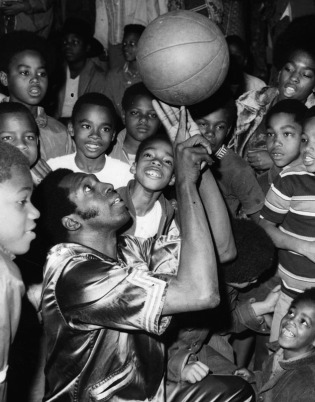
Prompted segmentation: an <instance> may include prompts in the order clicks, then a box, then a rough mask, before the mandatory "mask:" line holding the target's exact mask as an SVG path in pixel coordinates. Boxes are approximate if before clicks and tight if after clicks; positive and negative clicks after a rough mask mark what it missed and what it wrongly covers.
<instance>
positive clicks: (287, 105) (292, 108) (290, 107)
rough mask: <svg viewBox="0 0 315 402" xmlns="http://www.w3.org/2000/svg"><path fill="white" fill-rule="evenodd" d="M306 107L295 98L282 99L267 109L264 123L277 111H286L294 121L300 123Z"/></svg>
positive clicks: (267, 122)
mask: <svg viewBox="0 0 315 402" xmlns="http://www.w3.org/2000/svg"><path fill="white" fill-rule="evenodd" d="M307 111H308V109H307V107H306V106H305V105H304V103H302V102H300V101H298V100H297V99H284V100H281V101H280V102H277V103H276V104H275V105H274V106H272V108H271V109H269V110H268V113H267V114H266V125H268V124H269V121H270V119H271V117H272V116H274V115H275V114H279V113H286V114H290V115H292V116H293V118H294V121H295V122H297V123H299V124H302V123H303V120H304V118H305V115H306V113H307Z"/></svg>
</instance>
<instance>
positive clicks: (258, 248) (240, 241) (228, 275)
mask: <svg viewBox="0 0 315 402" xmlns="http://www.w3.org/2000/svg"><path fill="white" fill-rule="evenodd" d="M231 224H232V230H233V234H234V240H235V246H236V250H237V257H236V258H235V259H234V260H233V261H231V262H228V263H225V264H222V265H221V266H220V269H219V272H220V273H221V274H222V276H223V279H224V281H225V282H226V283H244V282H250V281H252V280H255V279H257V278H259V277H261V276H262V274H264V273H265V272H266V271H268V270H270V269H272V268H275V261H276V248H275V246H274V244H273V242H272V240H271V239H270V237H269V236H268V235H267V233H266V232H265V230H264V229H263V228H262V227H261V226H259V225H258V224H257V223H255V222H253V221H251V220H249V219H232V220H231Z"/></svg>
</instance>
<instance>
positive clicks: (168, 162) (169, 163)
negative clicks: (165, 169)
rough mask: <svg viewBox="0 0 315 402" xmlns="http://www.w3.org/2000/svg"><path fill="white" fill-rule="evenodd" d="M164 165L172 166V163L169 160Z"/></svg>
mask: <svg viewBox="0 0 315 402" xmlns="http://www.w3.org/2000/svg"><path fill="white" fill-rule="evenodd" d="M165 163H166V164H167V165H170V166H173V161H171V160H166V161H165Z"/></svg>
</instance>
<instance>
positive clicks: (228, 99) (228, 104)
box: [188, 84, 236, 125]
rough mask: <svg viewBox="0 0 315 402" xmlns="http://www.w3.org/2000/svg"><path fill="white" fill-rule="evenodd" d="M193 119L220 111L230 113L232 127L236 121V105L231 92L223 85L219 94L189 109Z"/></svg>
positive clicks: (216, 93)
mask: <svg viewBox="0 0 315 402" xmlns="http://www.w3.org/2000/svg"><path fill="white" fill-rule="evenodd" d="M188 109H189V111H190V114H191V117H192V118H193V119H194V120H196V119H200V118H202V117H204V116H207V115H208V114H210V113H214V112H215V111H217V110H219V109H224V110H226V111H227V113H228V117H229V124H230V125H232V124H233V123H234V121H235V119H236V104H235V100H234V98H233V95H232V92H231V90H230V89H229V88H228V87H227V85H226V84H223V85H222V86H221V87H220V88H219V89H218V91H217V92H215V93H214V94H213V95H212V96H210V97H209V98H207V99H205V100H204V101H202V102H199V103H196V104H195V105H192V106H189V107H188Z"/></svg>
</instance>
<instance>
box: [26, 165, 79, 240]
mask: <svg viewBox="0 0 315 402" xmlns="http://www.w3.org/2000/svg"><path fill="white" fill-rule="evenodd" d="M71 173H73V172H72V170H70V169H57V170H55V171H53V172H50V173H48V175H47V176H46V177H45V178H44V180H43V181H42V182H41V183H40V184H39V186H38V187H37V188H36V191H35V193H34V197H33V198H34V200H33V202H34V205H35V206H36V208H37V209H38V210H39V212H40V218H39V221H38V230H39V233H40V234H41V235H42V236H44V237H45V240H46V242H47V246H48V247H52V246H53V245H55V244H58V243H62V242H65V241H67V229H66V228H65V227H64V226H63V224H62V218H63V217H65V216H67V215H70V214H72V213H73V212H75V210H76V208H77V206H76V205H75V203H73V202H72V201H70V199H69V195H70V193H69V190H67V189H65V188H62V187H61V186H60V183H61V181H62V180H63V179H64V178H65V177H66V176H68V175H69V174H71Z"/></svg>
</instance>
